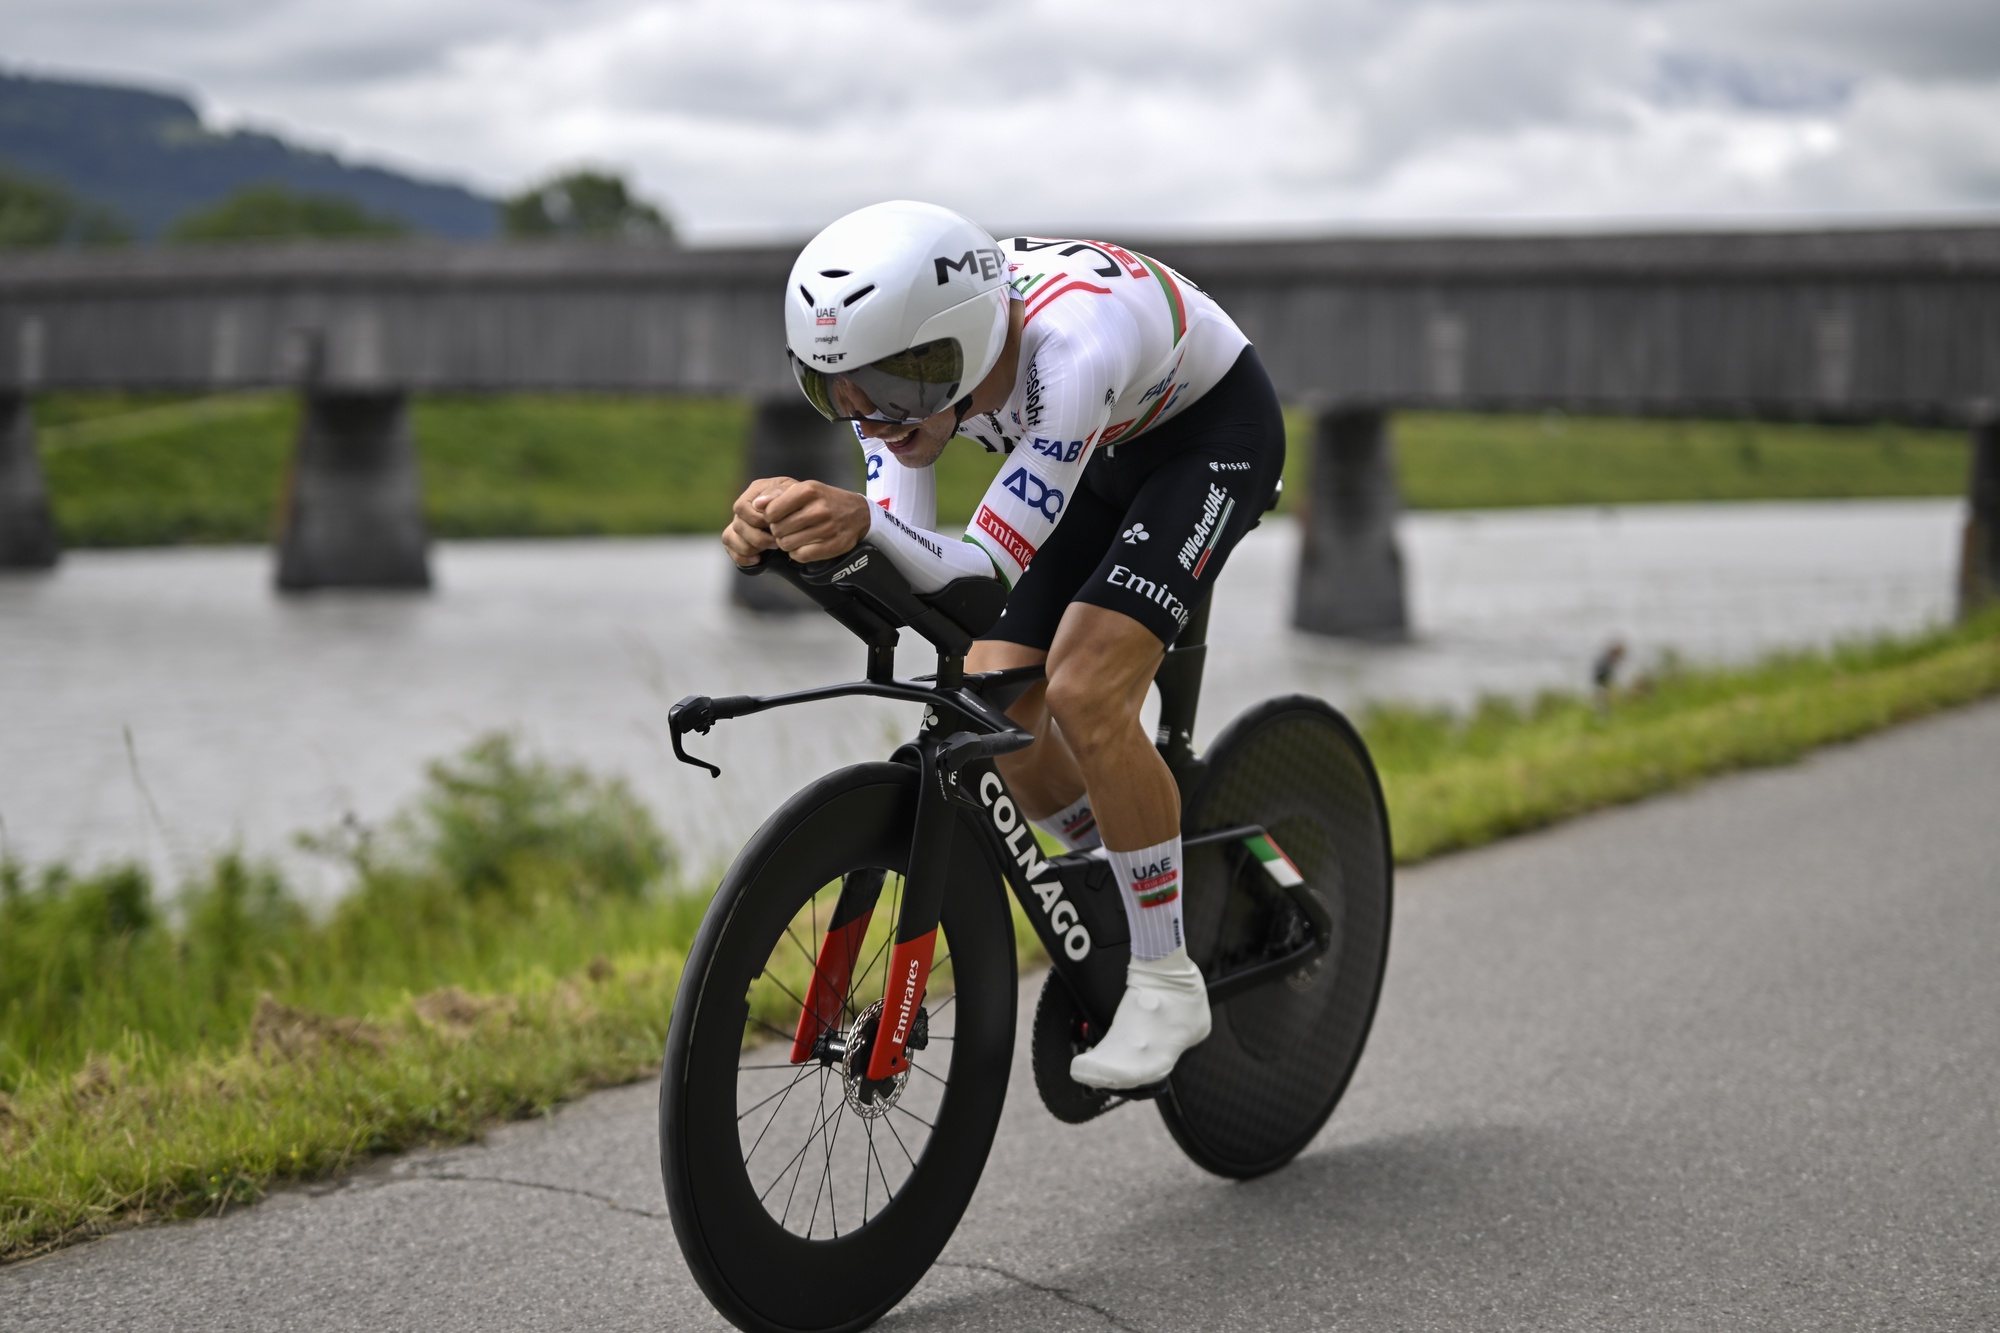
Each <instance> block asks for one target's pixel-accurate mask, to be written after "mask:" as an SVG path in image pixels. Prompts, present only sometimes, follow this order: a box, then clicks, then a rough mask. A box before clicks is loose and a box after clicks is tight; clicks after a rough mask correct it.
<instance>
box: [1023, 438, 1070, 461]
mask: <svg viewBox="0 0 2000 1333" xmlns="http://www.w3.org/2000/svg"><path fill="white" fill-rule="evenodd" d="M1028 447H1029V448H1030V449H1033V450H1034V451H1035V452H1036V453H1038V454H1041V455H1043V456H1044V457H1047V458H1053V459H1055V460H1056V462H1058V463H1074V462H1075V461H1076V458H1077V455H1078V454H1080V453H1082V452H1083V441H1082V440H1050V439H1044V438H1043V437H1042V436H1040V435H1037V436H1035V438H1034V439H1032V440H1030V441H1028Z"/></svg>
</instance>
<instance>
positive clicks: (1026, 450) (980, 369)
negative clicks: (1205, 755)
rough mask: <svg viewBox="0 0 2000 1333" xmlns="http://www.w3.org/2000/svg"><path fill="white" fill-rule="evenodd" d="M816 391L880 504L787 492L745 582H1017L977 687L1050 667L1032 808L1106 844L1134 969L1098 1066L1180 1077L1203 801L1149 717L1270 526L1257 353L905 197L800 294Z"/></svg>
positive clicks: (1270, 425) (847, 227) (848, 221)
mask: <svg viewBox="0 0 2000 1333" xmlns="http://www.w3.org/2000/svg"><path fill="white" fill-rule="evenodd" d="M785 332H786V345H787V348H788V350H789V352H790V357H791V366H792V371H793V374H794V376H795V378H796V379H797V381H798V384H799V387H800V388H801V389H802V390H803V391H804V393H805V395H806V397H807V399H809V400H810V401H811V402H812V404H813V406H815V407H816V408H818V409H819V411H820V412H821V413H822V414H823V415H825V416H826V417H828V418H829V419H831V420H837V421H847V422H852V423H853V427H854V431H855V436H856V438H857V439H858V440H859V441H860V444H861V448H862V452H863V455H864V457H865V459H866V465H867V478H868V480H867V493H866V495H862V494H858V493H856V492H852V491H848V490H844V489H842V488H840V487H837V486H832V485H828V484H826V483H823V482H816V481H799V480H796V479H794V478H790V477H766V478H761V479H759V480H757V481H754V482H752V483H751V484H750V485H749V486H748V487H747V488H746V489H745V490H744V492H743V494H742V495H741V496H740V497H738V499H737V501H736V504H735V506H734V513H733V517H732V519H731V521H730V523H729V525H728V527H727V528H726V529H725V530H724V532H723V534H722V542H723V545H724V547H725V548H727V550H728V551H729V554H730V556H731V557H732V558H733V559H735V560H736V561H737V562H738V563H739V564H751V563H754V562H755V561H756V559H757V557H758V554H759V553H760V552H762V551H767V550H773V549H777V550H782V551H785V552H787V553H788V554H790V555H791V556H792V557H793V558H795V559H798V560H802V561H811V560H823V559H827V558H830V557H832V556H836V555H840V554H843V553H844V552H846V551H848V550H851V549H852V548H853V547H854V546H855V545H856V544H857V543H859V542H860V541H862V540H863V539H867V540H870V541H871V542H872V543H873V544H874V545H875V546H876V548H877V549H878V550H880V551H881V552H882V553H883V554H884V555H885V556H886V557H887V558H888V559H889V560H890V561H891V562H892V563H894V564H895V565H896V566H897V568H898V569H900V570H901V571H902V572H903V573H904V574H905V575H906V576H907V577H908V578H909V580H910V582H911V583H912V585H914V586H915V587H916V588H917V590H918V591H935V590H936V589H938V588H941V587H943V586H944V585H945V584H946V583H948V582H950V581H951V580H952V579H955V578H961V577H965V576H967V575H979V576H985V577H992V576H995V575H997V576H998V577H999V578H1001V579H1002V580H1004V581H1005V582H1006V583H1007V584H1008V586H1009V590H1010V591H1009V595H1008V599H1007V606H1006V611H1005V613H1004V614H1003V615H1002V616H1001V618H1000V621H999V623H998V624H997V625H996V626H995V627H994V628H993V630H992V632H991V633H990V634H989V635H988V637H987V638H985V639H983V640H981V641H980V642H978V643H977V644H975V645H974V646H973V650H972V653H971V654H970V655H969V656H968V658H967V661H966V666H967V669H969V670H973V671H990V670H997V669H1001V668H1006V667H1014V666H1025V665H1031V664H1035V663H1045V664H1046V679H1045V682H1044V683H1043V684H1042V685H1040V686H1038V687H1037V688H1036V689H1034V690H1031V691H1029V692H1028V693H1027V694H1025V695H1023V696H1022V697H1021V699H1020V700H1018V701H1017V702H1016V704H1015V705H1014V707H1013V708H1012V709H1010V710H1009V712H1010V716H1012V717H1013V718H1014V720H1015V721H1016V722H1017V723H1018V724H1020V725H1021V726H1023V727H1024V728H1026V729H1028V730H1029V731H1032V732H1033V733H1034V734H1035V735H1036V737H1037V740H1036V743H1035V744H1033V745H1031V746H1029V747H1028V748H1027V749H1025V750H1022V751H1020V752H1018V753H1016V754H1013V755H1009V756H1006V757H1004V758H1003V759H1002V760H1001V761H1000V762H1001V766H1002V769H1003V770H1004V773H1005V776H1006V778H1007V781H1008V784H1009V785H1010V786H1011V788H1012V789H1013V792H1014V795H1015V797H1016V799H1017V800H1018V801H1019V802H1020V804H1021V806H1022V808H1023V812H1024V813H1025V814H1027V815H1029V817H1030V818H1031V819H1032V820H1033V821H1034V823H1035V824H1036V825H1037V827H1039V828H1042V829H1043V830H1044V831H1046V832H1048V833H1050V834H1051V835H1052V836H1054V837H1056V838H1057V839H1059V840H1060V841H1061V842H1062V843H1063V845H1064V846H1065V847H1067V848H1069V849H1070V850H1071V851H1083V850H1086V849H1091V848H1095V847H1097V846H1098V845H1099V843H1100V842H1101V843H1102V846H1103V848H1104V850H1105V854H1106V855H1107V856H1108V858H1109V860H1110V862H1111V865H1112V867H1113V868H1114V870H1115V872H1116V874H1117V877H1118V880H1119V882H1120V884H1121V885H1122V886H1123V888H1124V892H1123V895H1122V902H1123V905H1124V908H1125V915H1126V919H1127V921H1128V922H1129V923H1130V926H1131V934H1132V958H1131V962H1130V964H1129V966H1128V969H1127V972H1126V990H1125V995H1124V998H1123V999H1122V1001H1121V1002H1120V1004H1119V1006H1118V1010H1117V1013H1116V1016H1115V1017H1114V1019H1113V1021H1112V1024H1111V1027H1110V1029H1109V1030H1108V1031H1107V1032H1106V1033H1105V1035H1104V1037H1103V1038H1102V1040H1100V1041H1099V1042H1098V1043H1097V1045H1096V1046H1094V1047H1092V1048H1091V1049H1090V1050H1089V1051H1086V1052H1084V1053H1083V1054H1081V1055H1079V1056H1077V1057H1076V1059H1075V1061H1074V1062H1073V1063H1072V1065H1071V1076H1072V1077H1073V1078H1075V1079H1076V1081H1077V1082H1079V1083H1084V1084H1088V1085H1091V1086H1094V1087H1101V1088H1134V1087H1140V1086H1143V1085H1146V1084H1151V1083H1157V1082H1159V1081H1160V1080H1161V1079H1164V1078H1165V1077H1166V1076H1167V1074H1168V1073H1169V1072H1170V1071H1171V1070H1172V1068H1173V1066H1174V1062H1175V1061H1176V1060H1178V1059H1179V1058H1180V1056H1181V1054H1182V1053H1183V1052H1184V1051H1186V1050H1187V1049H1188V1048H1189V1047H1191V1046H1193V1045H1195V1044H1196V1043H1197V1042H1199V1041H1201V1040H1202V1039H1203V1038H1204V1037H1206V1036H1207V1035H1208V1031H1209V1012H1208V997H1207V992H1206V989H1205V987H1204V984H1203V981H1202V976H1201V973H1200V971H1199V969H1198V968H1197V967H1196V966H1195V964H1194V963H1193V961H1192V960H1190V959H1189V957H1188V953H1187V947H1186V943H1185V939H1184V935H1183V921H1182V904H1181V898H1180V875H1181V840H1180V796H1179V792H1178V791H1177V789H1176V787H1175V785H1174V780H1173V777H1172V775H1171V774H1170V773H1169V772H1168V770H1167V766H1166V764H1165V762H1164V761H1163V760H1162V759H1161V758H1160V756H1159V753H1158V752H1157V750H1155V749H1154V747H1153V744H1152V741H1151V738H1150V737H1149V736H1148V735H1147V734H1146V731H1145V728H1144V725H1143V723H1142V722H1141V719H1140V708H1141V706H1142V705H1143V703H1144V701H1145V698H1146V692H1147V688H1148V686H1149V685H1150V684H1151V682H1152V679H1153V673H1154V671H1155V670H1156V669H1157V668H1158V666H1159V663H1160V659H1161V656H1162V654H1163V653H1164V652H1165V650H1166V648H1167V646H1168V645H1169V644H1171V643H1172V642H1173V640H1174V637H1175V635H1176V634H1178V633H1179V632H1180V630H1181V629H1182V628H1183V627H1184V626H1185V625H1186V623H1187V618H1188V615H1189V613H1190V609H1191V608H1192V607H1193V606H1194V605H1195V604H1196V603H1197V602H1198V601H1199V599H1200V598H1201V597H1202V596H1203V595H1204V594H1205V593H1206V592H1207V590H1208V589H1209V587H1211V586H1212V585H1213V584H1214V582H1215V579H1216V577H1217V576H1218V575H1219V574H1220V572H1221V570H1222V566H1223V564H1224V563H1225V562H1226V561H1227V559H1228V558H1229V553H1230V550H1231V549H1232V548H1233V547H1234V546H1235V544H1236V542H1237V541H1238V540H1239V539H1241V537H1242V536H1243V534H1244V533H1245V532H1246V531H1248V530H1249V529H1250V528H1251V527H1252V526H1253V525H1254V524H1255V523H1256V521H1257V518H1258V516H1259V515H1260V514H1261V513H1262V511H1263V509H1264V507H1265V503H1266V502H1267V500H1268V499H1269V498H1270V496H1271V494H1272V492H1273V491H1274V490H1275V488H1276V486H1277V483H1278V478H1279V475H1280V473H1281V471H1282V469H1283V466H1284V456H1285V441H1284V424H1283V420H1282V417H1281V415H1280V412H1279V407H1278V400H1277V395H1276V393H1275V392H1274V391H1273V389H1272V387H1271V382H1270V379H1269V377H1268V376H1267V375H1266V374H1265V373H1264V368H1263V365H1262V363H1261V362H1260V361H1259V360H1258V357H1257V353H1256V351H1255V349H1254V348H1252V347H1251V346H1250V344H1249V341H1248V339H1246V338H1245V337H1244V336H1243V333H1242V332H1241V330H1239V329H1238V328H1237V327H1236V325H1235V323H1234V322H1233V321H1232V320H1231V319H1230V318H1229V316H1228V315H1227V314H1225V313H1224V312H1223V310H1222V309H1221V307H1220V306H1218V305H1217V304H1216V303H1215V302H1214V301H1213V300H1211V299H1210V298H1209V297H1208V295H1207V294H1206V293H1204V292H1203V291H1201V289H1200V288H1198V287H1196V286H1194V285H1193V284H1192V283H1190V282H1188V280H1187V279H1185V278H1183V277H1182V276H1181V275H1180V274H1178V273H1176V272H1174V271H1173V270H1172V269H1170V268H1168V267H1166V266H1165V265H1164V264H1160V263H1158V262H1157V261H1155V260H1152V259H1148V258H1147V257H1145V256H1144V255H1139V254H1135V253H1133V252H1131V251H1129V250H1125V249H1121V248H1120V247H1118V246H1116V245H1111V244H1108V243H1106V242H1102V241H1089V240H1070V239H1050V238H1043V237H1032V236H1015V237H1011V238H1008V239H1007V240H1005V241H1002V242H997V243H996V242H995V241H994V239H993V238H992V237H991V236H989V235H988V234H987V233H986V232H985V231H983V230H981V229H980V228H979V227H978V226H977V225H975V224H974V223H972V222H970V221H968V220H967V219H965V218H964V217H961V216H960V215H958V214H957V213H954V212H951V211H950V210H948V209H944V208H939V207H936V206H934V205H930V204H920V203H913V202H909V201H904V200H899V201H894V202H890V203H882V204H875V205H872V206H870V207H868V208H863V209H861V210H859V211H857V212H854V213H850V214H848V215H847V216H846V217H843V218H840V219H839V220H838V221H836V222H834V223H833V224H832V225H830V226H828V227H827V228H826V230H824V231H822V232H821V233H820V234H819V235H818V236H816V237H814V238H813V240H812V241H811V242H810V243H809V244H807V246H806V247H805V249H804V250H803V251H802V252H801V253H800V255H799V258H798V260H797V262H796V263H795V264H794V265H793V268H792V272H791V277H790V281H789V282H788V284H787V288H786V293H785ZM960 435H963V436H966V437H968V438H970V439H972V440H974V441H976V442H977V443H979V444H980V445H983V446H984V447H985V448H986V449H988V450H990V451H993V452H996V453H1000V454H1003V455H1005V459H1004V461H1003V462H1002V464H1001V466H1000V469H999V472H998V473H997V474H996V475H995V477H994V480H993V482H992V484H991V485H990V486H989V487H988V489H987V491H986V494H985V497H984V499H983V500H982V501H981V503H980V505H979V507H978V509H977V510H976V511H975V513H974V515H973V519H972V522H971V523H970V524H969V525H968V526H967V528H966V531H965V535H964V537H963V539H962V540H953V539H952V538H950V537H949V536H946V535H945V534H943V533H940V532H938V531H937V530H936V527H937V517H936V494H937V492H936V483H935V478H934V474H933V473H932V471H931V465H932V464H933V463H935V462H936V461H937V458H938V455H939V454H940V453H941V452H942V451H943V449H944V447H945V445H946V443H947V442H949V441H950V440H951V439H952V438H953V437H954V436H960Z"/></svg>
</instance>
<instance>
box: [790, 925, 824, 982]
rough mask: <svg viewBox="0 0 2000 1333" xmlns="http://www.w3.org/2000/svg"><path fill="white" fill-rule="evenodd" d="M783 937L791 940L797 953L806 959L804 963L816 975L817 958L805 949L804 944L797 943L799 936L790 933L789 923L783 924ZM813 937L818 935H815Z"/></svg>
mask: <svg viewBox="0 0 2000 1333" xmlns="http://www.w3.org/2000/svg"><path fill="white" fill-rule="evenodd" d="M785 938H786V939H788V940H790V941H791V942H792V947H793V948H795V949H797V950H798V951H799V953H800V954H801V955H803V956H804V958H805V960H806V965H807V966H808V967H810V968H812V970H813V974H814V975H815V976H817V975H818V974H819V959H817V958H815V957H813V956H812V954H811V953H809V952H808V951H807V949H806V946H805V945H803V944H800V943H799V937H798V936H796V935H794V934H792V928H791V926H790V924H789V923H788V924H787V925H786V926H785ZM814 938H818V937H817V936H815V937H814Z"/></svg>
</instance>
